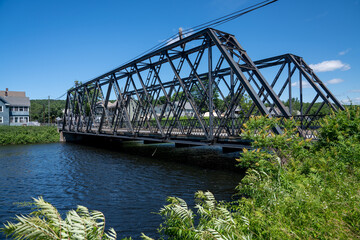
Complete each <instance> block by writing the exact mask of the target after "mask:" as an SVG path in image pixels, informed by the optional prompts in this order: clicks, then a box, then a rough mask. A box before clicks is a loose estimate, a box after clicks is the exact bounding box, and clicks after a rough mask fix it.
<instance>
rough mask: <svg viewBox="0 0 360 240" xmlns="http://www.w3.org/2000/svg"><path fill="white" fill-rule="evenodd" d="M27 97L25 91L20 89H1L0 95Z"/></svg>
mask: <svg viewBox="0 0 360 240" xmlns="http://www.w3.org/2000/svg"><path fill="white" fill-rule="evenodd" d="M6 96H9V97H26V95H25V92H19V91H0V97H6Z"/></svg>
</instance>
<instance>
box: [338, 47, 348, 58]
mask: <svg viewBox="0 0 360 240" xmlns="http://www.w3.org/2000/svg"><path fill="white" fill-rule="evenodd" d="M350 50H351V49H350V48H348V49H346V50H344V51H341V52H339V55H340V56H343V55H345V54H347V53H348V52H350Z"/></svg>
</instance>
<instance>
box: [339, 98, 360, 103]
mask: <svg viewBox="0 0 360 240" xmlns="http://www.w3.org/2000/svg"><path fill="white" fill-rule="evenodd" d="M341 102H342V103H343V104H360V97H356V98H348V99H343V100H341Z"/></svg>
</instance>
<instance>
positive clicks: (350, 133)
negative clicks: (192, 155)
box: [159, 107, 360, 239]
mask: <svg viewBox="0 0 360 240" xmlns="http://www.w3.org/2000/svg"><path fill="white" fill-rule="evenodd" d="M359 114H360V109H359V107H350V108H348V109H347V110H346V111H342V112H339V113H336V114H335V113H333V114H332V115H331V116H329V117H326V118H325V119H324V120H323V123H322V129H321V130H320V131H319V134H320V135H319V137H320V140H319V141H317V142H315V143H314V142H312V141H311V140H304V139H303V138H301V137H300V136H299V134H297V127H296V123H295V122H294V121H293V120H291V119H290V120H286V121H283V122H280V120H279V119H269V118H267V117H254V118H251V119H250V120H249V122H248V123H247V124H246V125H245V130H244V131H243V133H242V135H243V136H244V137H245V138H247V139H250V140H252V141H251V142H252V146H251V149H250V150H248V149H244V151H243V153H242V154H241V156H240V158H239V159H238V162H239V163H238V166H240V167H243V168H247V173H246V176H245V177H244V178H243V180H242V181H241V183H240V184H239V185H238V187H237V190H238V195H239V196H240V199H239V200H237V201H231V202H227V203H216V209H224V212H226V213H230V214H229V215H228V216H227V215H226V214H225V215H217V214H207V215H204V214H203V213H202V212H201V211H200V212H199V209H200V208H199V206H198V205H197V206H196V208H197V209H198V215H199V216H198V220H197V221H196V220H194V216H193V214H192V211H191V210H189V209H188V208H187V206H186V203H185V202H183V201H181V200H179V199H178V198H170V200H171V204H170V205H167V206H165V208H164V209H165V210H164V209H162V210H161V211H160V214H162V215H163V217H164V222H163V224H162V226H161V227H160V228H159V231H160V233H162V234H164V236H165V237H166V236H168V237H170V238H172V239H180V238H191V239H195V238H197V237H198V236H199V235H196V234H197V233H198V231H206V229H215V230H216V231H217V232H216V235H215V234H207V235H205V234H204V235H201V237H202V239H239V238H242V239H246V238H247V239H250V238H254V239H333V238H335V239H359V238H360V205H359V202H360V191H359V186H360V170H359V165H360V141H359V134H360V131H359V130H360V129H359V126H360V124H359V121H360V118H359ZM275 126H281V127H282V128H283V129H284V130H283V133H282V134H280V135H275V134H273V133H272V129H273V128H274V127H275ZM208 194H209V193H208ZM205 209H206V208H205ZM223 216H227V217H226V218H224V217H223ZM219 219H220V220H223V219H231V222H232V223H233V225H232V224H229V226H236V227H234V228H232V227H229V228H221V229H219V230H218V229H216V228H215V227H216V224H215V223H218V222H219ZM196 222H198V224H197V225H196V224H195V223H196Z"/></svg>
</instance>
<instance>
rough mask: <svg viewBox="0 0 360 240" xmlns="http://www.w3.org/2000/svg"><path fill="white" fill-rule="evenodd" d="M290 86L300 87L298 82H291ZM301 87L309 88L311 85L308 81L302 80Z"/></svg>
mask: <svg viewBox="0 0 360 240" xmlns="http://www.w3.org/2000/svg"><path fill="white" fill-rule="evenodd" d="M291 86H292V87H298V88H300V82H293V83H291ZM302 87H303V88H311V85H310V83H308V82H306V81H302Z"/></svg>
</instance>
